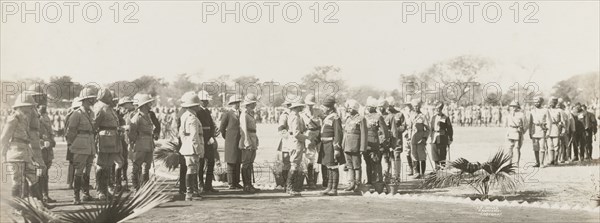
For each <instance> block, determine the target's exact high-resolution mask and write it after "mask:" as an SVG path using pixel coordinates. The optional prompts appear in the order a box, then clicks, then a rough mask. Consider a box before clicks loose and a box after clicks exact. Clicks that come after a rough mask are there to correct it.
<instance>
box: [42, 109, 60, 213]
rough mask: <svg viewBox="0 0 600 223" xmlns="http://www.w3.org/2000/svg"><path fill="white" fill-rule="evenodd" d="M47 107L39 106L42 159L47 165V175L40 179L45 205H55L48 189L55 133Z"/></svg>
mask: <svg viewBox="0 0 600 223" xmlns="http://www.w3.org/2000/svg"><path fill="white" fill-rule="evenodd" d="M46 109H47V107H46V105H38V111H39V113H40V115H41V117H40V124H41V125H40V137H41V140H42V142H41V144H42V145H41V146H42V158H43V159H44V163H45V164H46V173H45V174H43V175H42V176H41V177H40V188H41V190H42V199H43V201H44V202H45V203H54V202H56V200H54V199H52V198H50V196H49V193H48V192H49V188H48V169H50V167H51V166H52V161H53V160H54V146H56V142H55V141H54V133H53V132H52V120H50V117H49V116H48V111H47V110H46Z"/></svg>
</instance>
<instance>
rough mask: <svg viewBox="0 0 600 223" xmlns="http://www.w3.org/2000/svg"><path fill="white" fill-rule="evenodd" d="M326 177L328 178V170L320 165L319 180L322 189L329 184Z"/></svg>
mask: <svg viewBox="0 0 600 223" xmlns="http://www.w3.org/2000/svg"><path fill="white" fill-rule="evenodd" d="M327 176H329V169H328V168H327V166H325V165H321V179H322V180H323V187H327V183H328V182H329V179H328V178H327Z"/></svg>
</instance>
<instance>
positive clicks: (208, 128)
mask: <svg viewBox="0 0 600 223" xmlns="http://www.w3.org/2000/svg"><path fill="white" fill-rule="evenodd" d="M202 130H210V126H209V127H202Z"/></svg>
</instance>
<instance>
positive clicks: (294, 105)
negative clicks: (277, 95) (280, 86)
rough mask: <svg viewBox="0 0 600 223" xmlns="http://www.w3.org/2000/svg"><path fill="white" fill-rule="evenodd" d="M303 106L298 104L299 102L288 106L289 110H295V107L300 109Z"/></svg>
mask: <svg viewBox="0 0 600 223" xmlns="http://www.w3.org/2000/svg"><path fill="white" fill-rule="evenodd" d="M304 105H305V104H302V103H299V102H293V103H292V105H290V109H291V108H297V107H302V106H304Z"/></svg>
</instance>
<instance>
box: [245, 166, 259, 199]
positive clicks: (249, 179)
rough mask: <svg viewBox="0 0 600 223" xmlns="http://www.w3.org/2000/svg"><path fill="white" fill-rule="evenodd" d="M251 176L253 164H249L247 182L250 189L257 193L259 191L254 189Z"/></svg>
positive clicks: (252, 174)
mask: <svg viewBox="0 0 600 223" xmlns="http://www.w3.org/2000/svg"><path fill="white" fill-rule="evenodd" d="M253 176H254V164H253V163H251V164H250V167H248V182H249V183H250V189H252V190H253V192H259V191H260V189H258V188H255V187H254V185H253V184H254V183H253V181H252V177H253Z"/></svg>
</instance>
